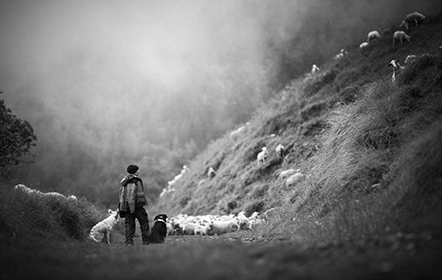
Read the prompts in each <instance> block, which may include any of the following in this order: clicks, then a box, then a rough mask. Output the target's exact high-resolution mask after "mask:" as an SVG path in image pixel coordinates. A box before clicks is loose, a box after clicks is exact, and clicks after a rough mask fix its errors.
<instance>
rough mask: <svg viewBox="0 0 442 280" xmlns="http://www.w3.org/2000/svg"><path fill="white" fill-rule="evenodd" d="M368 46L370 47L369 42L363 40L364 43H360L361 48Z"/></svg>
mask: <svg viewBox="0 0 442 280" xmlns="http://www.w3.org/2000/svg"><path fill="white" fill-rule="evenodd" d="M366 47H368V42H362V43H361V44H360V45H359V48H360V49H363V48H366Z"/></svg>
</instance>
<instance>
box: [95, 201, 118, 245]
mask: <svg viewBox="0 0 442 280" xmlns="http://www.w3.org/2000/svg"><path fill="white" fill-rule="evenodd" d="M108 213H109V217H107V218H106V219H104V220H103V221H101V222H99V223H97V224H96V225H95V226H93V227H92V229H91V231H90V233H89V238H90V239H92V240H93V241H95V242H100V241H99V240H98V239H97V236H98V235H99V234H104V236H103V239H102V240H103V241H104V240H105V238H106V243H107V244H109V245H110V234H111V232H112V230H113V229H114V227H115V225H116V224H117V222H118V217H119V215H118V214H119V212H118V210H117V211H112V210H110V209H109V210H108Z"/></svg>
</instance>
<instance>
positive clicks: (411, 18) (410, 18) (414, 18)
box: [399, 12, 426, 30]
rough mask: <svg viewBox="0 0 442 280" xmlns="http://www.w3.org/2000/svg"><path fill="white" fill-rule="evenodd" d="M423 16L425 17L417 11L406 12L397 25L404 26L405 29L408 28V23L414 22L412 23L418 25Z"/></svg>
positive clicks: (423, 18)
mask: <svg viewBox="0 0 442 280" xmlns="http://www.w3.org/2000/svg"><path fill="white" fill-rule="evenodd" d="M425 18H426V17H425V16H424V15H423V14H421V13H419V12H414V13H411V14H408V15H407V16H406V17H405V19H404V20H403V21H402V22H401V24H400V25H399V27H402V26H405V29H407V30H408V27H409V26H410V24H412V23H414V24H416V26H418V25H419V23H420V22H422V21H424V20H425Z"/></svg>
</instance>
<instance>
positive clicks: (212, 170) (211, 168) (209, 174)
mask: <svg viewBox="0 0 442 280" xmlns="http://www.w3.org/2000/svg"><path fill="white" fill-rule="evenodd" d="M215 176H216V171H215V169H214V168H213V167H212V166H211V167H209V171H207V177H209V179H212V178H213V177H215Z"/></svg>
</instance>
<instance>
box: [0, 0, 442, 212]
mask: <svg viewBox="0 0 442 280" xmlns="http://www.w3.org/2000/svg"><path fill="white" fill-rule="evenodd" d="M439 3H440V1H439V0H416V1H408V0H407V1H406V0H402V1H401V0H388V1H387V0H366V1H364V0H359V1H356V0H329V1H327V0H293V1H289V0H285V1H283V0H268V1H255V0H224V1H223V0H218V1H205V0H200V1H198V0H195V1H190V0H188V1H186V0H176V1H163V0H151V1H148V0H143V1H141V0H140V1H129V0H128V1H117V0H100V1H89V0H87V1H80V0H75V1H67V0H66V1H63V0H51V1H49V0H38V1H31V0H29V1H26V0H13V1H2V2H1V3H0V36H1V41H0V42H1V43H0V65H1V67H0V91H3V92H4V93H3V94H2V95H1V98H3V99H5V102H6V105H7V106H8V107H9V108H11V109H12V111H13V113H14V114H16V115H17V116H18V117H20V118H22V119H25V120H27V121H29V122H30V123H31V125H32V126H33V127H34V130H35V133H36V135H37V137H38V142H37V148H36V149H35V152H36V153H37V155H38V162H37V163H36V164H33V165H30V166H27V167H26V168H25V169H24V170H23V172H24V173H23V174H24V175H23V177H22V178H21V182H23V183H26V184H28V185H29V186H31V187H35V188H40V189H43V190H49V189H50V190H59V191H62V192H65V193H67V194H70V193H73V194H76V195H79V196H82V195H84V196H87V197H88V198H89V199H91V200H101V201H103V203H104V204H106V206H113V204H115V200H116V193H117V189H118V182H119V179H120V178H121V177H122V176H123V175H124V174H125V168H126V166H127V165H128V164H131V163H135V164H138V165H139V166H140V167H141V171H142V172H141V176H142V177H143V178H144V180H145V184H146V185H147V187H148V188H149V198H150V200H151V201H153V200H154V199H155V196H157V195H158V194H159V193H160V192H161V189H162V188H163V187H165V186H166V185H167V181H168V180H171V179H172V178H173V176H174V175H175V174H176V173H178V172H179V171H180V169H181V166H182V165H183V164H186V163H188V161H189V160H190V159H191V158H192V157H193V156H195V155H196V154H197V153H198V152H199V151H201V150H202V149H204V147H205V146H206V145H207V144H208V143H209V142H210V141H211V140H213V139H216V138H217V137H219V136H221V135H223V134H224V133H226V132H227V131H229V130H231V129H233V128H235V126H236V125H238V124H239V123H242V122H245V121H247V120H248V118H249V117H250V115H251V114H252V113H253V111H254V110H255V109H256V108H257V107H259V106H260V105H261V104H262V102H265V101H266V100H267V99H268V98H270V97H272V96H273V95H274V94H275V93H276V92H277V91H279V90H280V89H281V88H282V87H283V86H284V85H285V83H287V82H288V81H289V80H290V79H292V78H293V77H296V76H297V75H301V74H303V73H305V72H306V71H309V70H310V68H311V65H312V64H313V63H316V64H319V65H320V64H321V63H323V62H325V61H327V60H329V59H330V58H331V57H333V56H334V55H335V54H336V53H338V52H339V50H340V49H341V48H345V47H348V46H351V45H355V44H359V43H360V42H362V41H364V40H365V39H366V34H367V32H368V31H371V30H373V29H377V30H379V31H382V30H383V29H384V28H386V27H392V26H397V25H398V24H399V23H400V21H401V20H402V18H403V17H404V16H405V15H406V14H407V13H410V12H413V11H416V10H418V11H420V12H422V13H424V14H427V15H431V14H436V13H438V12H439V11H440V8H441V4H439ZM355 42H356V43H355Z"/></svg>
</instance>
